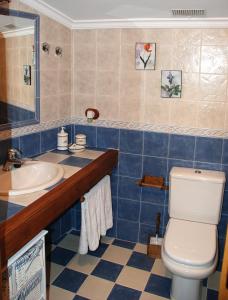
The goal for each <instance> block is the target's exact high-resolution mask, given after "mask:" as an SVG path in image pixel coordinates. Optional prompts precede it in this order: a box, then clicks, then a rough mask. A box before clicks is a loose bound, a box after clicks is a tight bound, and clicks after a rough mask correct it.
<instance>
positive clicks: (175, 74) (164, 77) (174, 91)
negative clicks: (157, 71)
mask: <svg viewBox="0 0 228 300" xmlns="http://www.w3.org/2000/svg"><path fill="white" fill-rule="evenodd" d="M181 90H182V71H180V70H175V71H174V70H173V71H172V70H163V71H161V97H162V98H181Z"/></svg>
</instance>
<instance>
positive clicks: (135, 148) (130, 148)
mask: <svg viewBox="0 0 228 300" xmlns="http://www.w3.org/2000/svg"><path fill="white" fill-rule="evenodd" d="M142 147H143V132H142V131H136V130H124V129H121V130H120V151H121V152H127V153H133V154H142Z"/></svg>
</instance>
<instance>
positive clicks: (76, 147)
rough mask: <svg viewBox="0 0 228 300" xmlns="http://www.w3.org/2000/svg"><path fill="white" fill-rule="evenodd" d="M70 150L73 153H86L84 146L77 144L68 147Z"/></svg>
mask: <svg viewBox="0 0 228 300" xmlns="http://www.w3.org/2000/svg"><path fill="white" fill-rule="evenodd" d="M68 150H69V151H70V152H71V153H78V152H82V151H85V146H83V145H77V144H72V145H70V146H69V147H68Z"/></svg>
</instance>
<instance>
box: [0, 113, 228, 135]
mask: <svg viewBox="0 0 228 300" xmlns="http://www.w3.org/2000/svg"><path fill="white" fill-rule="evenodd" d="M72 123H74V124H80V125H89V126H97V127H107V128H119V129H131V130H142V131H149V132H163V133H171V134H181V135H191V136H205V137H218V138H228V131H224V130H221V129H207V128H203V129H200V128H188V127H177V126H168V125H153V124H146V123H137V122H123V121H110V120H97V121H95V122H93V123H92V124H89V123H87V120H86V118H79V117H72V118H70V117H69V118H65V119H60V120H53V121H47V122H43V123H40V124H37V125H31V126H25V127H22V128H15V129H11V130H5V131H0V140H5V139H8V138H11V137H18V136H22V135H26V134H30V133H36V132H40V131H44V130H48V129H52V128H56V127H60V126H63V125H69V124H72Z"/></svg>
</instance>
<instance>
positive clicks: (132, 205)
mask: <svg viewBox="0 0 228 300" xmlns="http://www.w3.org/2000/svg"><path fill="white" fill-rule="evenodd" d="M139 211H140V203H139V202H138V201H132V200H125V199H121V198H119V201H118V218H120V219H125V220H129V221H135V222H137V221H138V220H139Z"/></svg>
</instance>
